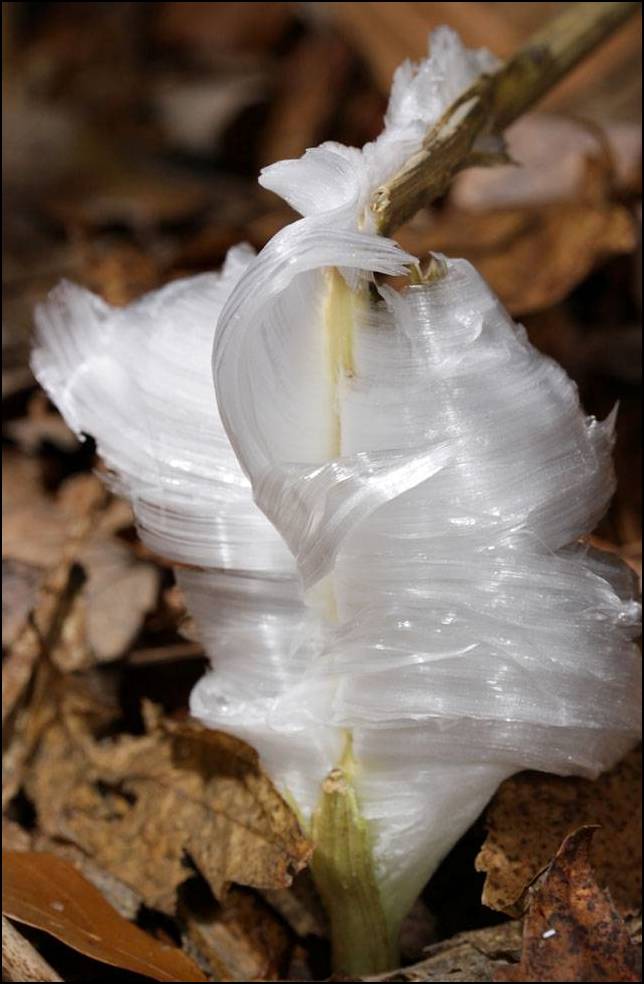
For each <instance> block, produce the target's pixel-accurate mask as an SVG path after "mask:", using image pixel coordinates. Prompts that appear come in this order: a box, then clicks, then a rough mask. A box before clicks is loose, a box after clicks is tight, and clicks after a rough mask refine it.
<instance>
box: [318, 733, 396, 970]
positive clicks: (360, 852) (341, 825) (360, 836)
mask: <svg viewBox="0 0 644 984" xmlns="http://www.w3.org/2000/svg"><path fill="white" fill-rule="evenodd" d="M354 770H355V763H354V760H353V757H352V753H351V740H350V736H347V747H346V749H345V753H344V755H343V757H342V761H341V763H340V766H339V767H338V768H336V769H333V770H332V771H331V772H330V773H329V775H328V776H327V778H326V779H325V781H324V783H323V784H322V796H321V799H320V803H319V805H318V807H317V810H316V812H315V814H314V815H313V819H312V822H311V834H312V838H313V843H314V845H315V851H314V855H313V860H312V862H311V872H312V875H313V878H314V881H315V884H316V886H317V889H318V892H319V893H320V896H321V898H322V902H323V903H324V907H325V909H326V911H327V915H328V917H329V922H330V928H331V943H332V951H333V969H334V971H335V972H336V973H343V974H347V975H351V976H361V975H365V974H377V973H380V972H381V971H385V970H390V969H391V968H393V967H397V966H398V965H399V959H398V929H399V927H398V926H395V927H393V926H391V925H388V922H387V919H386V917H385V914H384V911H383V907H382V902H381V898H380V892H379V889H378V884H377V882H376V877H375V872H374V864H373V854H372V848H371V837H370V832H369V825H368V823H367V821H366V820H365V819H364V818H363V817H362V816H361V815H360V810H359V807H358V801H357V797H356V793H355V789H354V786H353V781H352V780H353V775H354Z"/></svg>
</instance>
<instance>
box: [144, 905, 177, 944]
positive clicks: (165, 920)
mask: <svg viewBox="0 0 644 984" xmlns="http://www.w3.org/2000/svg"><path fill="white" fill-rule="evenodd" d="M135 922H136V924H137V926H139V927H140V928H141V929H143V930H145V932H146V933H149V934H150V935H151V936H154V937H155V938H156V939H158V940H160V941H161V943H167V944H169V945H171V946H179V947H180V946H181V933H180V931H179V927H178V926H177V923H176V921H175V920H174V919H173V918H172V917H171V916H168V915H166V914H165V913H164V912H159V911H158V909H150V908H149V907H148V906H147V905H143V904H142V905H141V906H140V907H139V911H138V912H137V914H136V919H135Z"/></svg>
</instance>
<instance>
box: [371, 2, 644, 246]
mask: <svg viewBox="0 0 644 984" xmlns="http://www.w3.org/2000/svg"><path fill="white" fill-rule="evenodd" d="M639 6H640V5H639V3H573V4H571V5H570V7H569V8H567V9H566V10H564V12H563V13H562V14H560V15H559V16H558V17H556V18H554V19H553V20H552V21H550V22H549V23H548V24H546V25H545V27H543V28H542V29H541V30H539V31H538V32H537V33H536V34H534V35H533V36H532V38H531V39H530V40H529V41H528V43H527V44H526V46H525V47H524V48H522V49H521V50H520V51H519V52H518V53H517V54H516V55H515V56H514V58H511V59H510V61H508V62H506V64H505V65H503V66H502V67H501V68H500V69H499V70H498V71H497V72H494V73H493V74H491V75H482V76H481V77H480V78H479V79H477V81H476V82H475V83H474V85H472V86H471V87H470V88H469V89H468V90H467V92H465V93H464V94H463V95H462V96H461V97H460V98H459V99H458V100H457V101H456V102H455V103H453V104H452V106H450V107H449V109H448V110H447V111H446V113H445V114H444V115H443V117H442V118H441V119H440V120H439V122H438V123H437V124H436V125H435V126H433V127H432V128H431V130H429V132H428V133H427V136H426V137H425V140H424V142H423V147H422V149H421V150H420V151H418V152H417V153H416V154H414V155H413V156H412V157H410V158H409V160H408V161H407V162H406V163H405V164H404V165H403V167H402V168H401V169H400V170H399V171H398V172H397V173H396V174H395V175H394V176H393V177H392V178H390V180H389V181H387V182H386V183H385V184H383V185H381V187H380V188H378V190H377V191H376V192H375V194H374V196H373V199H372V201H371V210H372V212H373V214H374V216H375V218H376V225H377V229H378V232H379V233H381V235H389V234H390V233H391V232H393V231H394V230H395V229H397V228H399V227H400V226H401V225H402V224H403V223H404V222H406V221H407V220H408V219H410V218H411V217H412V216H413V215H414V214H415V212H417V211H418V209H419V208H422V207H423V205H426V204H427V203H428V202H430V201H432V200H433V199H435V198H437V197H438V196H439V195H442V194H443V193H444V192H445V191H446V190H447V188H448V187H449V185H450V182H451V181H452V179H453V177H454V175H455V174H456V173H457V172H458V171H460V170H462V169H463V168H465V167H470V166H472V165H474V164H493V163H498V162H499V160H500V158H501V159H502V155H499V154H496V155H494V154H492V155H486V154H481V153H477V152H476V151H473V147H474V143H475V141H476V139H477V137H481V136H484V135H486V134H498V133H501V132H502V131H503V130H504V129H505V128H506V127H507V126H509V124H510V123H512V122H513V121H514V120H516V119H517V118H518V117H519V116H521V114H522V113H524V112H525V111H526V110H527V109H529V108H530V107H531V106H533V105H534V104H535V103H536V102H538V101H539V100H540V99H541V98H542V96H544V95H545V94H546V93H547V92H548V91H549V90H550V89H551V88H552V87H553V86H554V85H556V83H557V82H558V81H559V80H560V79H561V78H563V76H564V75H566V74H567V73H568V72H569V71H570V70H571V69H572V68H574V67H575V65H577V63H578V62H580V61H581V60H582V59H583V58H584V57H585V56H586V55H588V54H590V53H591V52H592V51H593V50H594V49H595V48H596V47H597V46H598V45H599V44H600V43H601V42H602V41H604V40H605V39H606V38H607V37H608V36H609V35H610V34H611V33H612V32H613V31H615V30H616V29H617V28H618V27H619V26H620V25H621V24H623V23H624V21H626V20H627V19H628V18H629V17H630V16H631V14H634V13H635V12H636V11H637V10H638V8H639Z"/></svg>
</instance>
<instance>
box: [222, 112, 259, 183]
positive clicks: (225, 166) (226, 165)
mask: <svg viewBox="0 0 644 984" xmlns="http://www.w3.org/2000/svg"><path fill="white" fill-rule="evenodd" d="M268 113H269V104H268V102H261V103H255V104H254V105H252V106H247V107H246V108H245V109H243V110H242V111H241V112H240V113H239V114H238V115H237V116H236V117H235V119H234V120H233V121H232V123H230V124H229V125H228V127H227V128H226V129H225V130H224V132H223V133H222V134H221V136H220V138H219V153H218V155H217V159H216V164H217V166H218V167H219V168H221V169H222V170H224V171H230V172H232V173H234V174H237V175H244V176H246V177H249V178H253V179H256V177H257V160H258V153H259V143H260V139H261V136H262V132H263V130H264V128H265V126H266V122H267V119H268Z"/></svg>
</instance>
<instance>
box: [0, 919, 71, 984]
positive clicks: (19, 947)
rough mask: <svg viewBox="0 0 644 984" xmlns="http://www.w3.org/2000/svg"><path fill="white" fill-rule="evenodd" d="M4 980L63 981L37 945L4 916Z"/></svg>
mask: <svg viewBox="0 0 644 984" xmlns="http://www.w3.org/2000/svg"><path fill="white" fill-rule="evenodd" d="M2 980H3V981H62V977H59V976H58V974H57V973H56V971H55V970H54V969H53V967H50V966H49V964H48V963H47V961H46V960H44V959H43V958H42V957H41V956H40V954H39V953H38V951H37V950H36V948H35V947H33V946H32V945H31V943H30V942H29V940H26V939H25V938H24V936H23V935H22V933H19V932H18V930H17V929H16V928H15V926H13V925H12V924H11V923H10V922H9V920H8V919H5V917H4V916H3V917H2Z"/></svg>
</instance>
